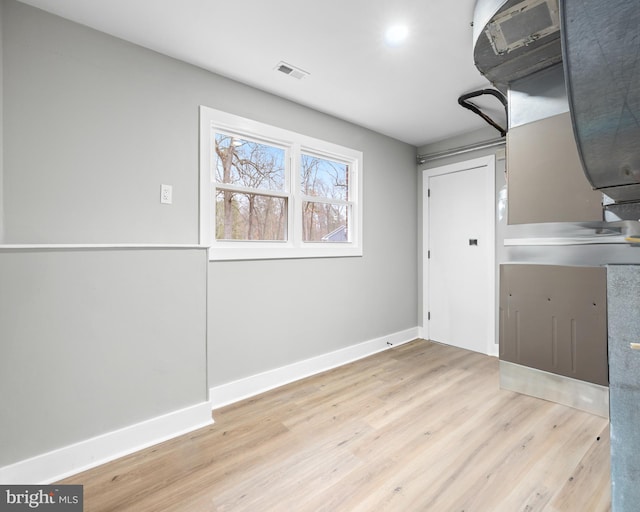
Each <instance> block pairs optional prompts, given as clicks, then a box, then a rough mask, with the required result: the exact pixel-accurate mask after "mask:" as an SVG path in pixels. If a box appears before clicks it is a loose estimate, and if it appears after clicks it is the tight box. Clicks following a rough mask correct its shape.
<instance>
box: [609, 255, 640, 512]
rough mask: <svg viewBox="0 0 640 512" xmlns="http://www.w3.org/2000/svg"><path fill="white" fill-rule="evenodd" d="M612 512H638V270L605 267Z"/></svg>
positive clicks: (639, 368)
mask: <svg viewBox="0 0 640 512" xmlns="http://www.w3.org/2000/svg"><path fill="white" fill-rule="evenodd" d="M607 296H608V303H609V304H608V306H609V307H608V310H609V311H608V317H609V318H608V324H609V393H610V397H609V398H610V402H609V403H610V418H611V486H612V496H611V497H612V510H613V511H614V512H628V511H629V512H630V511H634V512H635V511H637V510H638V507H639V506H640V350H638V348H640V345H636V343H638V344H640V265H609V266H608V267H607Z"/></svg>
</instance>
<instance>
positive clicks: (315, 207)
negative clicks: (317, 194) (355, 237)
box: [302, 201, 349, 242]
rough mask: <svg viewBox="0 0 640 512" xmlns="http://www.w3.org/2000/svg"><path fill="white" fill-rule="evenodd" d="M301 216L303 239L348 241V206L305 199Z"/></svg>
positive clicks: (310, 240) (307, 240) (312, 240)
mask: <svg viewBox="0 0 640 512" xmlns="http://www.w3.org/2000/svg"><path fill="white" fill-rule="evenodd" d="M303 216H304V217H303V228H302V239H303V241H305V242H348V241H349V208H348V207H347V206H344V205H341V206H338V205H335V204H329V203H321V202H316V201H305V202H304V204H303Z"/></svg>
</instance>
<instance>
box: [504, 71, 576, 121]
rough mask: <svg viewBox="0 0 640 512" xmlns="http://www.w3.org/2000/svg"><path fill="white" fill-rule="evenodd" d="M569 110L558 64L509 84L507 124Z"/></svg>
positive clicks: (537, 119) (534, 119)
mask: <svg viewBox="0 0 640 512" xmlns="http://www.w3.org/2000/svg"><path fill="white" fill-rule="evenodd" d="M566 112H569V101H568V100H567V91H566V88H565V86H564V71H563V69H562V65H561V64H559V65H555V66H553V67H551V68H548V69H545V70H544V71H540V72H538V73H534V74H532V75H529V76H528V77H526V78H521V79H520V80H516V81H514V82H512V83H511V84H509V128H515V127H517V126H521V125H523V124H527V123H532V122H534V121H539V120H540V119H545V118H547V117H552V116H555V115H558V114H564V113H566Z"/></svg>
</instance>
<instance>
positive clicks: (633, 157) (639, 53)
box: [561, 0, 640, 202]
mask: <svg viewBox="0 0 640 512" xmlns="http://www.w3.org/2000/svg"><path fill="white" fill-rule="evenodd" d="M561 27H562V30H561V32H562V45H563V54H564V68H565V80H566V84H567V94H568V97H569V106H570V111H571V117H572V122H573V128H574V133H575V138H576V142H577V145H578V151H579V153H580V157H581V159H582V164H583V167H584V170H585V174H586V175H587V178H588V179H589V181H590V182H591V184H592V185H593V187H594V188H596V189H600V190H601V191H602V192H604V193H605V194H606V195H607V196H609V197H610V198H612V199H613V200H614V201H616V202H637V201H640V2H638V0H608V1H606V2H603V1H602V0H563V1H562V2H561Z"/></svg>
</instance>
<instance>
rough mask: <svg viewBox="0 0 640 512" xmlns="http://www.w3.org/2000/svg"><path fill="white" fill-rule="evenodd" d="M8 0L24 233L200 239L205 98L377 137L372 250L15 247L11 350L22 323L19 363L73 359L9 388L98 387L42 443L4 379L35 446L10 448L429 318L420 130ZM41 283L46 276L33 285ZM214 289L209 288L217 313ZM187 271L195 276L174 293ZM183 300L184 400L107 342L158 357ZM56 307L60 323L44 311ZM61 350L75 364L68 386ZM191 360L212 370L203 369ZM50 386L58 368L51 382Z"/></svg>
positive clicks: (14, 210)
mask: <svg viewBox="0 0 640 512" xmlns="http://www.w3.org/2000/svg"><path fill="white" fill-rule="evenodd" d="M2 1H3V2H4V4H3V5H4V16H3V27H2V28H3V50H4V91H3V102H4V107H5V112H4V117H5V119H4V121H5V123H4V128H5V130H4V143H5V144H4V146H5V154H4V201H3V206H4V216H5V234H6V237H5V242H8V243H14V244H18V243H24V244H32V243H55V244H64V243H81V244H90V243H100V244H103V243H116V244H117V243H133V244H144V243H158V244H195V243H197V241H198V107H199V105H201V104H204V105H207V106H210V107H213V108H217V109H220V110H225V111H228V112H231V113H234V114H238V115H241V116H246V117H250V118H252V119H255V120H257V121H261V122H266V123H270V124H274V125H277V126H281V127H284V128H287V129H291V130H296V131H299V132H301V133H304V134H306V135H310V136H313V137H318V138H321V139H325V140H328V141H330V142H335V143H338V144H342V145H345V146H350V147H353V148H355V149H358V150H361V151H363V152H364V210H365V212H364V213H365V216H364V256H363V257H361V258H333V259H306V260H281V261H243V262H216V263H205V264H204V265H202V264H201V263H200V261H201V260H200V258H204V256H202V255H203V254H204V251H202V250H195V251H196V252H197V254H198V256H197V257H194V256H193V255H192V254H191V252H190V250H184V254H183V251H180V250H177V249H174V250H171V251H166V250H157V251H156V250H152V249H145V250H142V251H138V250H133V251H127V250H123V249H117V250H114V251H110V250H100V249H94V250H91V251H86V250H81V251H79V252H77V251H72V250H56V251H40V252H36V253H31V252H29V251H27V252H26V253H25V252H24V251H18V252H11V250H6V249H5V250H4V251H3V253H2V254H1V257H2V259H3V261H2V263H4V261H9V262H10V263H11V268H13V269H14V270H15V272H16V274H15V275H16V276H17V277H16V278H14V277H11V276H12V275H13V274H7V275H5V274H3V276H5V277H3V279H4V281H3V283H2V284H1V285H0V300H1V301H2V304H3V305H4V304H10V305H11V309H10V311H11V312H12V315H13V316H14V317H15V319H16V320H15V321H12V322H11V324H10V325H11V327H10V329H11V330H8V329H9V327H8V325H0V339H2V340H3V348H2V349H1V350H3V351H5V350H6V348H5V347H4V340H6V339H11V340H12V341H11V343H12V345H11V346H12V347H16V348H15V350H17V352H15V353H12V358H13V360H15V361H24V360H25V359H26V358H27V356H28V355H29V353H37V352H38V349H39V348H43V349H44V350H45V352H46V353H47V354H51V355H53V357H54V358H55V359H54V361H55V364H54V365H53V367H49V366H47V365H44V364H40V366H38V368H40V369H41V371H40V372H39V373H37V374H36V373H33V372H31V373H29V374H28V378H18V375H16V371H17V370H16V371H12V372H9V373H8V374H6V376H5V377H4V378H5V379H7V382H6V383H4V382H3V389H15V388H16V387H18V386H20V387H21V388H22V389H21V391H20V393H21V395H20V396H21V397H23V398H24V399H25V406H27V405H28V406H32V407H38V406H39V405H40V403H41V402H42V401H45V400H48V399H52V398H57V397H58V396H59V395H60V394H61V393H64V392H66V391H69V392H71V391H70V388H71V387H73V386H75V387H78V388H82V387H84V386H85V385H87V383H89V385H88V386H87V389H86V391H84V390H83V391H82V393H83V401H81V402H80V405H77V407H76V409H75V411H74V415H73V418H74V420H77V422H78V424H77V425H73V427H72V428H70V429H69V431H67V430H66V429H67V428H68V425H67V421H66V419H65V418H64V415H65V414H66V413H65V411H63V410H61V409H55V408H51V409H50V410H48V411H47V414H48V415H49V417H48V418H46V420H47V421H48V423H50V425H51V429H50V431H49V432H48V434H47V435H48V440H47V441H41V442H37V443H35V444H33V445H31V444H30V442H29V440H28V438H30V437H31V434H32V433H33V432H34V430H33V429H34V427H35V424H34V423H33V422H34V420H35V418H34V417H33V415H32V414H24V415H23V412H24V411H23V410H22V407H23V405H15V404H13V398H12V397H11V396H7V395H6V394H4V395H3V398H2V399H0V400H1V402H2V403H0V408H1V409H5V408H6V407H7V406H8V404H11V405H10V407H9V412H7V414H9V415H10V418H11V421H12V422H15V423H13V425H12V430H11V434H10V435H12V436H14V437H15V438H16V439H15V442H16V448H15V449H13V450H12V451H11V454H10V455H9V456H6V457H7V458H6V459H5V460H4V461H2V460H0V464H2V463H3V462H8V461H10V460H17V459H20V458H24V457H26V456H30V455H33V454H35V453H37V452H41V451H44V450H47V449H51V448H52V447H57V446H60V445H64V444H68V443H70V442H74V441H78V440H80V439H81V438H85V437H88V436H92V435H96V434H97V433H101V432H108V431H110V430H112V429H113V428H117V427H119V426H125V425H126V424H131V423H134V422H136V421H140V420H141V419H144V418H147V417H153V416H154V415H156V414H161V413H164V412H167V411H169V410H174V409H176V408H177V407H179V406H183V405H184V403H185V402H194V401H198V400H201V399H202V398H203V397H204V396H205V393H206V387H207V385H209V386H212V385H216V384H220V383H224V382H229V381H233V380H236V379H239V378H242V377H245V376H248V375H252V374H255V373H259V372H262V371H266V370H270V369H273V368H276V367H279V366H282V365H286V364H290V363H293V362H296V361H299V360H302V359H306V358H309V357H313V356H316V355H319V354H323V353H326V352H329V351H332V350H336V349H339V348H343V347H347V346H349V345H353V344H356V343H360V342H363V341H367V340H369V339H372V338H377V337H380V336H384V335H387V334H390V333H393V332H397V331H402V330H405V329H409V328H412V327H415V326H416V325H417V286H418V283H417V266H418V264H417V244H416V229H417V224H416V208H417V199H416V192H415V190H416V186H417V181H416V172H415V154H416V149H415V148H414V147H412V146H410V145H407V144H403V143H400V142H398V141H395V140H392V139H389V138H387V137H384V136H382V135H378V134H376V133H374V132H371V131H369V130H366V129H363V128H360V127H357V126H355V125H353V124H350V123H347V122H344V121H340V120H338V119H335V118H333V117H330V116H327V115H324V114H321V113H319V112H316V111H313V110H310V109H308V108H305V107H303V106H301V105H297V104H294V103H292V102H289V101H286V100H283V99H281V98H277V97H275V96H273V95H270V94H267V93H264V92H261V91H258V90H256V89H253V88H250V87H247V86H244V85H241V84H239V83H237V82H234V81H231V80H228V79H225V78H223V77H220V76H218V75H215V74H212V73H209V72H206V71H204V70H202V69H199V68H196V67H193V66H190V65H187V64H185V63H182V62H179V61H176V60H174V59H170V58H168V57H165V56H162V55H159V54H157V53H154V52H151V51H149V50H146V49H143V48H140V47H137V46H135V45H131V44H129V43H126V42H123V41H121V40H118V39H115V38H112V37H110V36H107V35H104V34H101V33H98V32H96V31H93V30H91V29H88V28H86V27H82V26H80V25H77V24H74V23H71V22H68V21H66V20H63V19H60V18H57V17H55V16H52V15H49V14H47V13H44V12H42V11H39V10H37V9H34V8H31V7H29V6H26V5H23V4H19V3H16V2H14V1H12V0H2ZM162 183H167V184H171V185H173V196H174V204H173V205H171V206H167V205H161V204H160V202H159V190H160V184H162ZM174 251H177V252H174ZM178 254H179V255H180V256H178ZM146 261H148V265H147V264H145V262H146ZM7 268H9V267H7ZM164 268H166V275H165V274H163V273H162V269H164ZM119 269H122V271H123V272H122V274H120V273H119ZM206 273H208V277H207V276H206V275H205V274H206ZM158 275H161V276H163V282H165V284H166V290H167V292H166V293H164V292H163V293H158V294H155V295H151V294H149V293H147V289H148V287H151V289H154V288H153V287H152V286H151V284H152V282H153V280H154V279H155V277H157V276H158ZM36 278H37V282H40V280H42V281H43V282H44V285H43V287H42V289H39V288H38V287H37V286H36V282H33V280H34V279H36ZM207 279H208V281H207ZM25 280H32V282H31V284H30V285H29V286H28V287H27V286H26V285H25ZM94 280H98V282H97V283H94ZM92 283H93V284H92ZM94 285H95V286H96V287H98V288H99V289H100V290H101V293H100V294H99V297H96V298H95V301H93V302H92V301H87V302H86V303H84V302H82V301H81V300H80V297H82V296H83V294H84V293H86V291H87V288H90V287H91V286H94ZM202 286H206V287H207V295H208V297H207V300H208V302H209V309H208V313H206V314H204V315H203V314H201V310H202V307H203V301H204V300H205V299H204V298H203V289H202ZM172 288H176V289H177V290H179V291H180V293H172V292H170V291H169V290H171V289H172ZM32 302H36V303H37V307H32V306H31V303H32ZM48 305H51V308H52V309H48V307H49V306H48ZM103 308H112V311H113V314H112V315H111V317H110V320H109V321H110V322H111V323H110V324H109V326H108V328H107V329H106V330H105V331H104V332H103V331H101V330H100V329H99V328H98V327H97V323H98V322H99V317H100V315H99V310H101V309H103ZM129 308H132V309H131V312H130V310H129ZM192 308H193V310H194V311H191V309H192ZM170 312H174V315H173V317H172V319H173V321H175V322H176V323H175V325H173V324H172V326H171V329H169V331H168V332H167V333H166V335H163V336H162V338H161V340H160V344H161V346H164V347H165V349H166V350H164V349H163V350H164V351H163V354H164V355H165V356H166V357H167V358H169V357H170V356H169V354H171V353H176V354H181V351H182V350H183V347H184V350H186V351H188V354H186V355H184V357H186V358H187V359H188V361H184V364H182V363H180V368H177V367H176V368H175V371H174V373H167V372H164V373H163V372H161V371H155V373H153V372H154V370H153V369H147V370H146V371H147V372H148V373H149V372H150V373H153V377H154V378H155V379H156V380H157V379H159V378H166V382H167V383H171V384H172V383H174V382H178V386H179V387H180V389H181V390H182V391H179V390H176V391H175V393H177V396H174V395H172V394H170V395H169V396H167V397H165V396H164V393H162V391H163V389H164V388H162V387H161V388H160V389H159V390H158V394H157V395H156V396H155V397H150V396H147V393H149V392H150V390H149V389H147V388H146V384H145V382H144V378H145V374H143V375H141V376H136V375H135V374H133V373H131V372H130V371H129V370H130V369H131V368H129V369H128V370H127V371H125V372H122V371H121V367H120V365H123V364H125V365H126V364H128V363H126V362H123V361H115V360H111V359H108V360H107V361H102V360H101V357H102V356H104V355H105V352H106V350H107V347H109V346H115V347H116V348H117V351H125V350H127V347H129V346H130V345H133V347H135V351H136V357H142V355H143V354H144V353H149V354H150V355H151V356H152V357H154V356H153V355H152V353H153V349H154V347H155V344H156V343H158V340H157V336H158V334H159V333H158V328H157V324H156V323H155V321H154V319H157V318H159V317H160V316H162V315H164V314H168V313H170ZM132 315H133V317H132ZM42 317H44V318H48V319H50V320H51V322H48V323H47V324H46V325H43V326H39V327H37V328H34V326H33V324H34V323H36V324H37V322H38V319H39V318H42ZM76 317H80V319H79V320H78V322H79V324H78V326H77V328H74V329H73V330H69V328H68V324H67V322H66V321H65V320H69V319H75V318H76ZM136 318H140V319H141V320H143V321H144V322H143V323H144V324H145V325H144V326H143V325H142V324H141V323H140V322H138V321H137V320H136ZM53 320H55V322H53ZM207 320H208V325H207ZM52 323H53V324H54V327H55V328H51V324H52ZM161 325H164V324H161ZM205 328H207V329H208V347H205V340H204V331H205ZM129 331H132V332H129ZM178 333H181V334H180V335H178ZM27 347H29V351H30V352H29V351H26V350H27ZM205 348H206V349H207V351H208V355H207V357H206V358H205ZM76 349H80V354H81V356H80V357H79V358H78V359H77V360H76V362H77V364H75V365H73V366H70V365H69V364H68V362H67V354H74V353H75V351H76ZM12 350H13V349H12ZM25 351H26V352H25ZM117 351H115V352H112V353H110V354H109V356H108V357H109V358H111V357H112V356H113V354H116V353H118V352H117ZM162 357H164V356H162ZM182 357H183V356H182V355H179V356H178V360H179V361H182V359H181V358H182ZM2 359H4V354H3V358H2ZM196 359H197V360H196ZM4 360H5V361H7V360H6V359H4ZM133 360H135V358H134V359H133ZM5 364H9V363H5ZM58 365H62V368H69V371H70V372H71V373H70V374H68V375H65V376H64V379H63V380H62V381H61V382H60V383H59V384H56V382H57V381H58V379H59V378H60V375H59V370H58V369H56V368H55V367H56V366H58ZM198 365H199V366H198ZM205 367H208V374H206V373H205V370H204V368H205ZM187 368H189V369H190V370H189V371H192V372H193V375H187V374H188V373H189V372H188V371H187ZM89 369H90V371H89ZM165 369H167V368H165ZM167 371H168V369H167ZM207 378H208V380H209V382H208V384H207V383H205V380H206V379H207ZM92 379H93V380H92ZM123 379H124V380H123ZM49 383H53V384H54V385H53V386H52V387H51V388H50V389H51V391H49V388H48V387H47V385H48V384H49ZM124 389H129V390H133V391H132V392H133V393H134V394H136V400H135V402H138V401H145V400H146V398H150V401H149V403H148V404H147V405H145V406H144V407H143V408H141V409H140V410H138V409H137V408H136V407H135V406H132V407H129V406H128V405H126V404H125V405H124V407H123V406H122V404H121V400H122V399H123V396H122V392H123V390H124ZM54 392H55V393H54ZM73 393H77V392H75V391H74V392H73ZM73 393H72V396H74V395H73ZM90 395H91V396H93V397H96V398H99V399H100V401H101V403H103V404H105V409H104V414H105V416H98V417H96V418H90V417H88V416H89V415H91V414H92V409H91V407H93V406H92V405H91V404H90V403H89V402H88V398H89V396H90ZM65 400H66V399H65ZM42 419H43V417H42V416H40V417H39V422H38V424H39V425H41V424H42V423H41V421H42ZM19 431H22V432H24V433H25V434H26V435H25V436H23V437H21V434H20V432H19ZM4 441H5V440H3V442H2V445H6V443H5V442H4Z"/></svg>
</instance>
